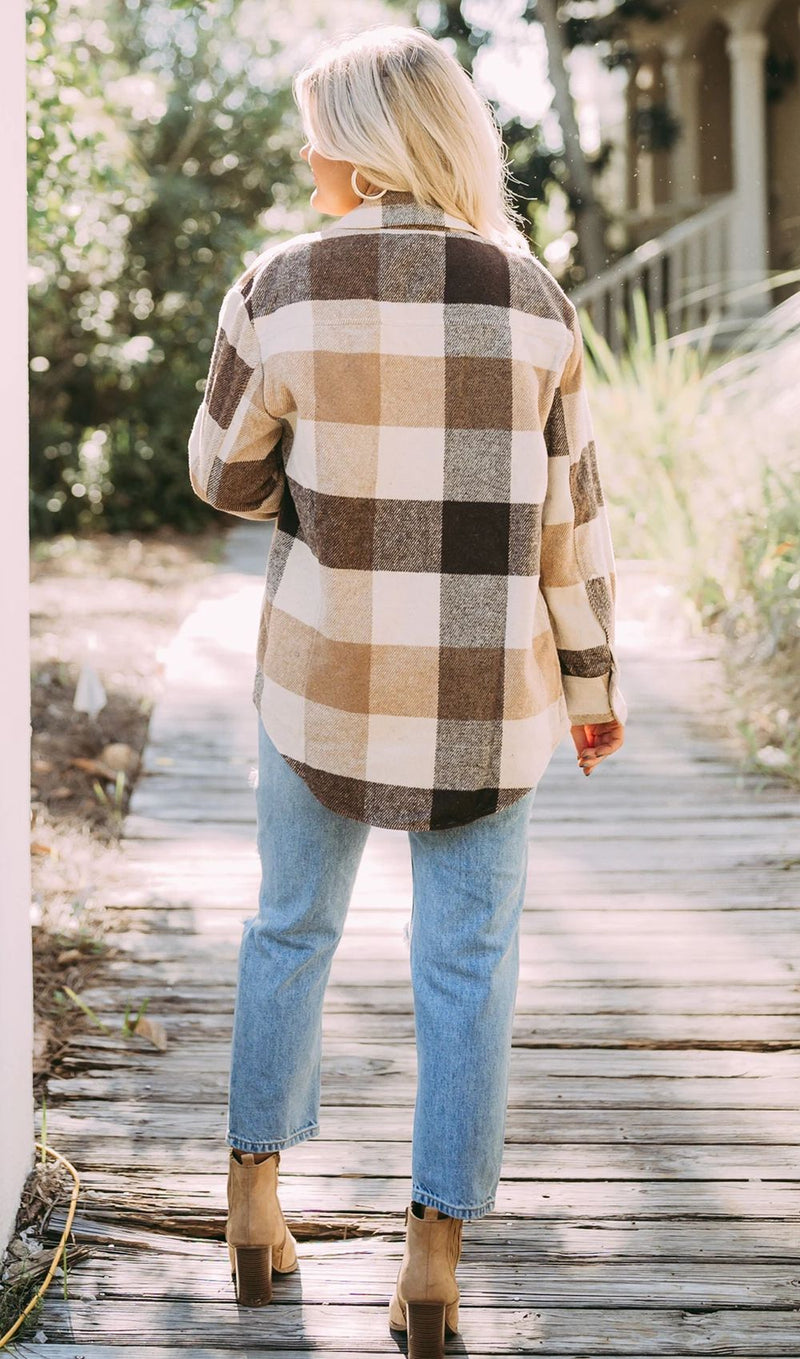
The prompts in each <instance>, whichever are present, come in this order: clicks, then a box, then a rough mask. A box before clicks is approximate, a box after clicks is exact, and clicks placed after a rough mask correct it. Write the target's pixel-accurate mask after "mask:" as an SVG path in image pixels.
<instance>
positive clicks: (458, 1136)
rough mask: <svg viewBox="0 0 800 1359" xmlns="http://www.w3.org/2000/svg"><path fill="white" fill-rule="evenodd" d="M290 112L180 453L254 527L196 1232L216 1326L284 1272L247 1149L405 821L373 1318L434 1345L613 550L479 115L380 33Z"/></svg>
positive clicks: (347, 55) (571, 321)
mask: <svg viewBox="0 0 800 1359" xmlns="http://www.w3.org/2000/svg"><path fill="white" fill-rule="evenodd" d="M294 93H295V98H296V101H297V103H298V106H299V108H300V111H301V115H302V118H303V124H304V129H305V132H306V135H307V137H308V140H307V142H306V144H305V145H304V146H303V148H302V150H301V153H300V154H301V155H302V156H303V158H304V159H305V160H306V161H307V162H308V164H309V167H310V169H311V172H312V175H313V176H314V180H315V185H316V187H315V189H314V192H313V194H312V198H311V202H312V204H313V205H314V206H315V207H316V208H317V209H318V210H319V211H320V212H321V213H325V214H328V215H330V216H331V217H333V218H334V219H335V220H334V221H333V222H332V223H330V224H329V225H327V226H323V227H322V228H320V229H319V230H316V231H310V232H307V233H305V234H302V235H298V236H295V237H292V238H291V239H290V240H287V241H282V242H280V243H279V244H278V245H273V246H271V247H270V248H268V249H267V250H265V251H264V252H263V253H262V254H261V255H260V256H259V257H258V258H257V259H256V260H255V261H254V262H253V263H252V264H251V265H250V266H249V267H248V268H247V269H246V270H245V271H244V273H242V274H241V275H240V276H239V278H238V279H237V280H236V282H235V283H234V284H233V285H232V287H231V288H230V290H229V291H228V293H227V294H226V296H225V299H224V301H223V304H222V309H221V313H220V318H219V326H218V331H217V337H216V342H215V346H214V351H213V355H212V359H211V367H210V372H209V378H208V382H207V385H206V390H205V396H204V399H203V402H202V405H201V407H200V409H199V411H198V413H197V417H196V420H195V423H194V427H193V429H192V433H191V437H190V444H189V470H190V477H191V481H192V485H193V487H194V489H195V491H196V493H197V494H198V495H199V496H200V497H201V498H202V499H203V500H205V501H207V502H208V503H209V504H211V505H215V506H216V507H217V508H219V509H221V510H227V511H228V512H230V513H233V514H236V515H240V516H241V517H243V518H246V519H274V520H275V521H276V524H275V530H274V536H273V539H272V542H271V546H270V551H269V556H268V561H267V570H266V582H265V589H264V596H263V602H262V612H261V620H260V629H259V636H258V644H257V666H256V675H255V684H254V689H253V702H254V704H255V706H256V708H257V710H258V714H259V719H258V739H259V778H258V787H257V796H256V805H257V816H258V849H259V853H260V857H261V865H262V880H261V890H260V897H259V914H258V916H257V917H254V918H252V919H250V920H247V921H246V922H245V925H244V931H243V937H242V944H241V950H240V957H239V982H238V990H237V998H236V1010H235V1016H234V1031H233V1043H232V1068H231V1079H230V1100H229V1127H228V1135H227V1139H226V1140H227V1143H228V1145H229V1146H230V1153H229V1164H228V1205H229V1217H228V1223H227V1227H226V1240H227V1241H228V1245H229V1249H230V1254H231V1265H232V1271H233V1277H234V1279H235V1282H236V1295H237V1298H238V1300H239V1302H240V1303H243V1304H245V1305H252V1306H258V1305H260V1304H262V1303H265V1302H268V1301H269V1300H270V1298H271V1272H272V1270H273V1269H274V1270H276V1271H277V1272H278V1273H289V1272H291V1271H292V1270H294V1269H296V1267H297V1258H296V1253H295V1242H294V1239H293V1237H292V1235H291V1233H290V1231H289V1230H288V1228H287V1226H286V1223H285V1220H284V1217H283V1213H282V1211H281V1208H280V1204H279V1202H278V1197H277V1173H278V1164H279V1161H280V1152H281V1150H282V1149H283V1148H284V1147H289V1146H293V1145H295V1144H296V1143H299V1142H301V1141H304V1140H305V1139H307V1138H310V1137H315V1136H317V1135H318V1134H319V1124H318V1117H319V1100H320V1051H321V1023H322V1006H323V1000H324V994H325V987H326V984H327V979H328V974H329V970H330V965H331V960H332V957H333V954H334V951H335V949H336V946H337V943H338V941H339V938H340V935H341V931H342V928H343V925H344V920H345V916H346V913H347V908H348V903H349V900H350V894H351V891H352V887H353V882H354V879H355V875H356V871H357V869H358V865H359V861H360V858H361V854H362V851H363V848H364V843H365V841H366V838H367V835H368V833H369V827H370V826H371V825H376V826H383V827H391V828H394V829H399V830H405V831H407V832H408V834H409V839H410V845H411V855H412V865H413V878H414V892H413V906H412V922H411V936H410V943H411V963H410V966H411V977H412V983H413V988H414V1009H415V1024H416V1040H417V1056H418V1088H417V1100H416V1106H415V1111H414V1125H413V1145H412V1164H411V1171H412V1183H411V1201H410V1203H409V1204H408V1206H407V1208H406V1211H405V1222H406V1240H405V1248H404V1254H403V1260H402V1264H401V1267H400V1271H399V1274H398V1278H397V1284H396V1287H395V1291H394V1296H393V1297H392V1299H391V1303H390V1308H389V1318H388V1320H389V1324H390V1326H392V1327H394V1328H397V1329H401V1330H403V1329H407V1330H408V1332H409V1336H408V1341H409V1352H410V1353H411V1354H412V1356H421V1355H423V1354H439V1353H440V1352H441V1346H442V1341H443V1338H444V1335H445V1330H446V1329H447V1330H448V1331H449V1332H450V1333H454V1332H455V1330H456V1329H457V1325H458V1299H459V1290H458V1285H457V1283H456V1279H455V1267H456V1264H457V1263H458V1259H459V1256H460V1250H461V1228H462V1222H463V1221H464V1220H467V1219H471V1218H478V1217H481V1216H483V1215H484V1214H486V1213H488V1212H490V1211H491V1210H492V1208H493V1207H494V1201H495V1192H496V1188H497V1184H498V1180H499V1176H500V1168H501V1160H502V1152H503V1139H504V1130H505V1117H506V1106H507V1095H508V1071H509V1057H510V1049H511V1032H512V1020H513V1013H514V1005H515V998H516V987H517V978H518V932H519V920H520V913H521V910H522V905H523V899H524V894H525V880H526V867H527V831H528V820H529V814H530V810H531V804H532V800H533V797H534V795H535V791H536V785H537V783H538V780H539V778H540V777H541V775H542V773H543V772H544V770H545V768H546V766H547V764H548V761H549V759H550V757H551V754H552V752H553V750H554V748H555V746H556V745H557V744H558V743H559V741H560V740H561V738H562V737H563V736H564V735H565V734H566V732H567V731H569V732H570V733H571V736H572V739H573V741H574V743H575V747H576V751H577V761H578V765H579V767H580V769H582V770H583V773H584V775H589V774H591V773H592V771H593V770H594V769H595V768H596V767H597V765H598V764H599V762H600V761H601V760H603V759H606V758H607V757H608V756H609V755H610V754H612V753H613V752H614V751H616V750H618V749H619V747H620V746H621V745H622V742H623V724H624V722H625V720H626V716H627V713H626V705H625V700H624V698H623V696H622V693H621V692H620V689H619V685H618V667H617V662H616V657H615V654H614V649H613V643H614V617H613V611H614V597H615V574H614V556H613V550H612V545H611V539H610V533H609V526H608V520H607V516H606V510H605V505H604V501H603V494H602V490H601V486H600V481H599V477H598V470H597V463H596V457H595V446H594V442H593V439H592V430H591V423H590V417H589V412H588V409H587V404H586V395H585V389H584V385H583V350H582V343H581V335H580V330H579V328H578V324H577V319H576V314H575V309H574V307H573V306H572V304H571V303H570V302H569V301H568V299H567V298H566V296H565V295H564V293H563V292H562V290H561V288H560V287H559V286H558V284H557V283H556V282H555V280H554V279H553V278H552V277H551V275H550V274H549V273H548V272H547V270H546V269H544V267H543V266H541V265H540V264H539V263H538V262H537V261H536V259H535V258H534V257H533V255H532V254H531V251H530V248H529V245H528V242H527V239H526V237H525V235H524V234H523V232H522V231H521V230H520V229H519V227H518V226H517V225H516V223H515V222H514V220H513V213H512V209H511V207H510V201H509V198H508V190H507V184H506V174H507V166H506V164H505V162H504V159H503V143H502V140H501V137H500V133H499V130H498V128H497V125H496V124H495V122H494V120H493V116H492V113H491V108H490V106H489V105H488V104H487V103H486V102H485V101H484V100H483V99H482V98H481V97H480V96H479V95H478V93H477V92H476V90H475V88H474V86H473V85H472V82H471V80H470V79H469V77H468V76H467V74H466V73H465V72H464V70H463V69H462V68H461V67H460V66H459V65H458V63H457V62H456V61H455V60H454V59H453V58H452V57H451V56H449V55H448V54H447V53H446V52H445V50H444V49H443V48H442V47H441V46H439V44H437V43H436V42H435V41H434V40H433V39H432V38H431V37H430V36H429V35H428V34H426V33H425V32H424V31H423V30H421V29H418V28H403V27H395V26H386V25H384V26H380V27H376V28H373V29H367V30H366V31H364V32H361V33H358V34H355V35H350V36H348V37H347V38H344V39H340V40H339V41H337V42H335V43H332V44H330V45H329V46H327V47H326V48H324V49H323V50H322V52H321V53H320V54H319V55H318V56H317V57H316V58H315V59H314V60H313V61H311V62H310V63H309V64H308V65H307V66H306V67H304V68H303V70H301V71H300V72H299V73H298V74H297V75H296V77H295V82H294Z"/></svg>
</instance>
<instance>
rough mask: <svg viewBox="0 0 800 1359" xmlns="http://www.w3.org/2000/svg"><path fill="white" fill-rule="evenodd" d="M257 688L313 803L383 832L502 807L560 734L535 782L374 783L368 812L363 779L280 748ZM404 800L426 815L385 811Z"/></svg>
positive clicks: (257, 701)
mask: <svg viewBox="0 0 800 1359" xmlns="http://www.w3.org/2000/svg"><path fill="white" fill-rule="evenodd" d="M259 688H260V686H259V684H258V676H257V678H256V683H255V686H254V691H253V696H252V701H253V704H254V706H255V708H256V711H257V712H258V714H259V719H260V721H261V722H262V724H263V726H264V730H265V732H266V733H267V735H268V737H269V739H270V740H271V742H272V744H273V745H274V746H275V749H276V750H277V751H278V753H279V755H280V756H281V758H282V759H283V760H285V761H286V763H287V765H288V766H289V768H290V769H292V770H293V771H294V773H295V774H297V775H298V777H299V778H301V779H302V780H303V782H304V783H305V785H306V787H307V788H308V789H309V791H310V792H311V793H312V794H313V795H314V797H315V798H316V799H317V801H318V802H320V803H321V804H322V805H323V806H324V807H327V808H328V810H329V811H331V812H335V813H336V814H337V816H343V817H346V818H347V819H348V820H349V821H358V822H361V823H362V824H364V825H368V826H376V827H378V828H380V829H382V830H400V831H435V830H454V829H458V828H459V827H460V826H468V825H470V824H471V823H472V822H473V821H479V820H482V819H483V817H485V816H491V815H492V814H494V813H496V812H503V811H505V810H506V809H507V808H508V807H512V806H513V805H514V803H516V802H519V801H520V800H521V799H522V798H524V797H526V796H527V795H528V794H529V793H530V792H533V791H534V790H535V789H537V788H538V785H539V781H540V779H541V776H542V774H543V773H544V771H545V769H546V768H547V765H548V764H549V763H550V760H551V758H552V755H553V752H554V751H555V749H556V746H557V745H558V744H559V741H560V740H561V737H562V736H563V734H564V724H563V722H562V723H561V724H560V726H558V727H557V728H556V730H555V731H554V733H553V737H552V739H551V744H550V748H549V750H547V751H546V752H543V755H542V774H540V775H539V778H538V779H536V780H535V781H534V782H532V783H528V784H526V785H525V786H524V787H512V788H503V787H500V788H478V789H463V790H456V789H442V788H421V787H420V788H413V787H405V786H404V785H392V786H389V785H386V784H377V785H372V786H373V787H374V788H375V790H376V796H375V802H376V807H377V806H378V805H380V806H382V807H384V808H386V811H385V812H379V811H377V810H376V811H368V810H367V808H366V807H365V806H362V805H360V804H362V803H366V802H369V800H370V787H371V785H370V784H369V783H368V782H364V781H362V780H358V779H351V778H346V777H345V776H343V775H338V774H334V773H331V772H330V771H328V770H324V769H319V768H317V767H315V766H314V765H309V764H307V763H305V762H304V761H302V760H298V759H295V758H294V757H293V756H291V755H287V754H286V753H285V752H284V751H283V750H281V748H280V744H279V741H280V738H277V739H276V736H275V735H274V734H273V732H272V731H271V730H270V723H269V721H268V719H267V717H266V715H265V712H264V708H263V706H262V701H261V697H260V694H259ZM562 717H563V712H562ZM404 798H405V799H408V800H413V799H414V798H416V799H417V800H418V801H420V802H423V801H426V800H427V811H426V813H425V815H419V814H418V815H407V816H403V815H401V814H400V813H399V812H397V813H393V812H392V811H391V810H390V804H391V802H392V800H393V799H394V801H395V802H396V803H397V802H400V801H401V800H402V799H404Z"/></svg>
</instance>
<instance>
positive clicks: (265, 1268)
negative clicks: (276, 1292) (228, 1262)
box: [232, 1246, 272, 1307]
mask: <svg viewBox="0 0 800 1359" xmlns="http://www.w3.org/2000/svg"><path fill="white" fill-rule="evenodd" d="M232 1253H233V1257H234V1280H235V1283H236V1301H237V1302H238V1303H239V1304H240V1306H242V1307H264V1306H265V1305H266V1304H267V1303H268V1302H271V1301H272V1246H235V1247H233V1251H232Z"/></svg>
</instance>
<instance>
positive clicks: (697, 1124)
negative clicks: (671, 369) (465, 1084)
mask: <svg viewBox="0 0 800 1359" xmlns="http://www.w3.org/2000/svg"><path fill="white" fill-rule="evenodd" d="M185 1112H186V1111H185V1109H184V1107H183V1105H182V1104H173V1103H170V1102H169V1101H166V1100H165V1101H164V1102H163V1103H162V1104H160V1105H159V1106H158V1108H157V1109H156V1108H152V1107H147V1106H142V1105H141V1104H140V1103H139V1102H138V1100H133V1101H126V1100H115V1101H114V1102H113V1103H111V1102H109V1101H107V1100H83V1101H82V1102H81V1103H80V1104H77V1103H76V1104H72V1103H67V1104H58V1103H56V1102H51V1104H50V1106H49V1109H48V1116H47V1128H48V1136H49V1137H50V1139H51V1140H52V1142H53V1145H55V1146H57V1147H59V1148H61V1147H62V1145H63V1143H62V1141H61V1139H65V1138H70V1137H73V1138H75V1139H76V1140H77V1138H78V1136H79V1135H82V1136H83V1137H84V1138H85V1139H86V1141H85V1143H84V1145H85V1146H87V1147H88V1146H89V1139H91V1138H95V1137H102V1138H103V1140H104V1141H106V1142H109V1141H112V1140H114V1139H116V1138H123V1139H127V1138H129V1137H135V1138H136V1139H137V1145H141V1146H144V1144H145V1142H146V1141H147V1140H148V1139H150V1138H151V1139H153V1140H154V1141H156V1142H157V1143H158V1144H159V1145H160V1146H161V1147H162V1154H163V1155H164V1156H169V1157H172V1156H173V1154H174V1151H173V1148H172V1147H171V1146H170V1142H171V1141H172V1140H174V1139H175V1138H181V1139H182V1138H185V1137H186V1120H185ZM412 1120H413V1109H412V1108H411V1107H410V1106H403V1105H401V1106H399V1107H398V1108H392V1107H388V1106H383V1105H375V1104H373V1105H370V1106H369V1108H368V1110H361V1109H359V1108H358V1107H357V1106H355V1107H354V1106H350V1105H334V1104H324V1105H323V1107H322V1112H321V1141H322V1142H325V1143H328V1142H336V1141H345V1142H346V1141H350V1140H355V1141H358V1139H359V1138H360V1137H362V1136H363V1135H364V1131H365V1128H367V1129H368V1131H369V1135H370V1137H371V1138H374V1139H376V1140H378V1139H381V1138H387V1139H388V1140H389V1141H408V1140H409V1139H410V1137H411V1128H412ZM225 1123H226V1108H225V1106H224V1105H219V1104H218V1105H205V1104H203V1105H198V1107H197V1108H196V1109H195V1111H194V1114H193V1116H192V1133H193V1136H194V1137H195V1138H199V1139H201V1140H202V1139H203V1138H207V1139H209V1141H215V1142H216V1143H217V1145H218V1143H219V1139H220V1138H223V1137H224V1135H225ZM36 1131H37V1135H38V1134H39V1133H40V1132H41V1110H39V1109H37V1111H36ZM514 1142H524V1143H526V1144H530V1143H532V1142H536V1143H545V1144H548V1145H550V1146H552V1147H557V1146H560V1145H561V1144H563V1143H569V1142H572V1143H578V1142H580V1143H585V1142H588V1143H594V1144H597V1145H598V1146H604V1145H605V1144H606V1143H611V1144H621V1143H625V1142H631V1143H656V1144H657V1145H668V1144H675V1143H677V1144H678V1145H683V1144H687V1145H691V1146H693V1147H697V1146H703V1145H713V1146H724V1145H725V1144H728V1143H731V1144H734V1145H738V1143H740V1142H747V1143H750V1144H751V1145H753V1146H773V1145H778V1146H780V1145H782V1144H788V1145H792V1146H796V1145H797V1144H798V1143H800V1110H798V1109H797V1108H794V1109H790V1110H780V1109H770V1110H760V1109H755V1110H753V1111H748V1110H744V1109H738V1110H737V1111H736V1117H735V1119H734V1118H733V1117H732V1116H731V1111H730V1110H729V1109H710V1108H709V1109H687V1108H684V1107H683V1106H676V1107H674V1108H670V1107H667V1108H663V1109H648V1108H638V1107H632V1108H627V1109H614V1108H610V1109H603V1108H599V1109H598V1108H594V1107H589V1106H586V1105H578V1106H577V1107H572V1106H569V1105H568V1106H567V1107H566V1108H565V1107H564V1105H563V1104H561V1103H559V1104H555V1105H553V1106H551V1107H547V1106H540V1107H538V1108H537V1109H536V1110H535V1112H534V1111H531V1110H528V1109H524V1108H516V1107H512V1108H510V1109H509V1110H508V1114H507V1117H506V1143H507V1144H508V1145H510V1144H511V1143H514Z"/></svg>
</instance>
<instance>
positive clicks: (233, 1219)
mask: <svg viewBox="0 0 800 1359" xmlns="http://www.w3.org/2000/svg"><path fill="white" fill-rule="evenodd" d="M239 1155H240V1156H241V1158H242V1159H241V1161H238V1160H237V1158H236V1157H235V1156H234V1154H233V1147H231V1148H230V1152H229V1156H228V1220H227V1223H226V1224H225V1240H226V1241H227V1243H228V1253H229V1255H230V1258H231V1277H232V1278H233V1280H234V1283H235V1286H236V1301H237V1302H238V1303H240V1304H241V1305H242V1306H243V1307H263V1306H264V1305H265V1303H268V1302H270V1301H271V1300H272V1271H273V1269H275V1270H277V1272H278V1273H279V1274H291V1273H292V1272H293V1271H294V1270H295V1269H297V1252H296V1250H295V1247H296V1244H297V1243H296V1241H295V1239H294V1237H293V1236H292V1233H291V1232H290V1231H289V1228H288V1227H287V1225H286V1219H285V1218H284V1216H283V1212H282V1210H281V1205H280V1203H279V1202H278V1165H279V1164H280V1159H281V1157H280V1152H278V1151H276V1152H274V1154H273V1155H271V1156H269V1157H268V1158H267V1160H266V1161H256V1159H255V1155H254V1153H253V1152H250V1151H242V1152H240V1153H239Z"/></svg>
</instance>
